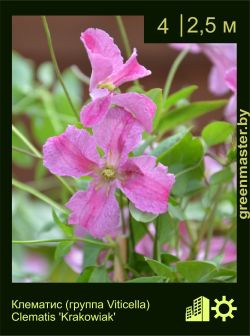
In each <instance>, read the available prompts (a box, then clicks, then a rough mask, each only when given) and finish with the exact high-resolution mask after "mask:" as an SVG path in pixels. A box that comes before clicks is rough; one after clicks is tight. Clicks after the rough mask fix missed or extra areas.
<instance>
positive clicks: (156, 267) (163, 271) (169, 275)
mask: <svg viewBox="0 0 250 336" xmlns="http://www.w3.org/2000/svg"><path fill="white" fill-rule="evenodd" d="M146 262H147V263H148V264H149V266H150V267H151V269H152V270H153V272H154V273H155V274H156V275H159V276H161V277H163V278H166V279H167V280H169V281H171V280H174V278H175V275H174V272H173V270H172V269H171V268H170V267H168V266H167V265H165V264H162V263H161V262H159V261H157V260H154V259H147V258H146Z"/></svg>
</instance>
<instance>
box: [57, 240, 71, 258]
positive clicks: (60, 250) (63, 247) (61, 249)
mask: <svg viewBox="0 0 250 336" xmlns="http://www.w3.org/2000/svg"><path fill="white" fill-rule="evenodd" d="M73 244H74V242H72V241H68V242H66V241H65V242H61V243H59V244H58V245H57V247H56V249H55V260H56V261H57V260H59V259H61V258H63V257H64V256H65V255H66V254H67V253H69V251H70V249H71V247H72V245H73Z"/></svg>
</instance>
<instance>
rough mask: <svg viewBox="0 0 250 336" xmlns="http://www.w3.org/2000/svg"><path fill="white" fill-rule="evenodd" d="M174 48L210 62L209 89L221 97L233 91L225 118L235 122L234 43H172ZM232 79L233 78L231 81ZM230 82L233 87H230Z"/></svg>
mask: <svg viewBox="0 0 250 336" xmlns="http://www.w3.org/2000/svg"><path fill="white" fill-rule="evenodd" d="M171 45H172V46H173V47H174V48H176V49H178V50H181V49H186V48H190V51H191V52H193V53H199V52H202V53H204V54H205V55H206V56H207V57H208V58H209V60H210V61H211V62H212V64H213V67H212V69H211V71H210V74H209V80H208V85H209V89H210V91H211V92H212V93H214V94H215V95H223V94H225V93H227V92H228V91H229V90H231V91H233V93H234V94H233V96H232V97H231V99H230V101H229V104H228V106H227V107H226V110H225V116H226V118H227V120H228V121H230V122H233V123H235V122H236V73H237V68H236V63H237V50H236V44H235V43H172V44H171ZM229 77H230V79H229ZM232 77H234V78H233V79H232ZM232 81H233V82H234V85H233V86H232Z"/></svg>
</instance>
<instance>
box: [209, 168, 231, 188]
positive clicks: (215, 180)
mask: <svg viewBox="0 0 250 336" xmlns="http://www.w3.org/2000/svg"><path fill="white" fill-rule="evenodd" d="M233 177H234V173H233V172H232V170H231V169H230V167H226V168H224V169H222V170H220V171H219V172H217V173H215V174H213V175H212V176H211V178H210V181H209V182H210V184H221V183H226V182H232V179H233Z"/></svg>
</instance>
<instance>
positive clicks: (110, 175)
mask: <svg viewBox="0 0 250 336" xmlns="http://www.w3.org/2000/svg"><path fill="white" fill-rule="evenodd" d="M102 176H103V177H104V179H105V180H106V181H112V180H114V179H115V178H116V171H115V169H114V168H113V167H106V168H104V169H103V170H102Z"/></svg>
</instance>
